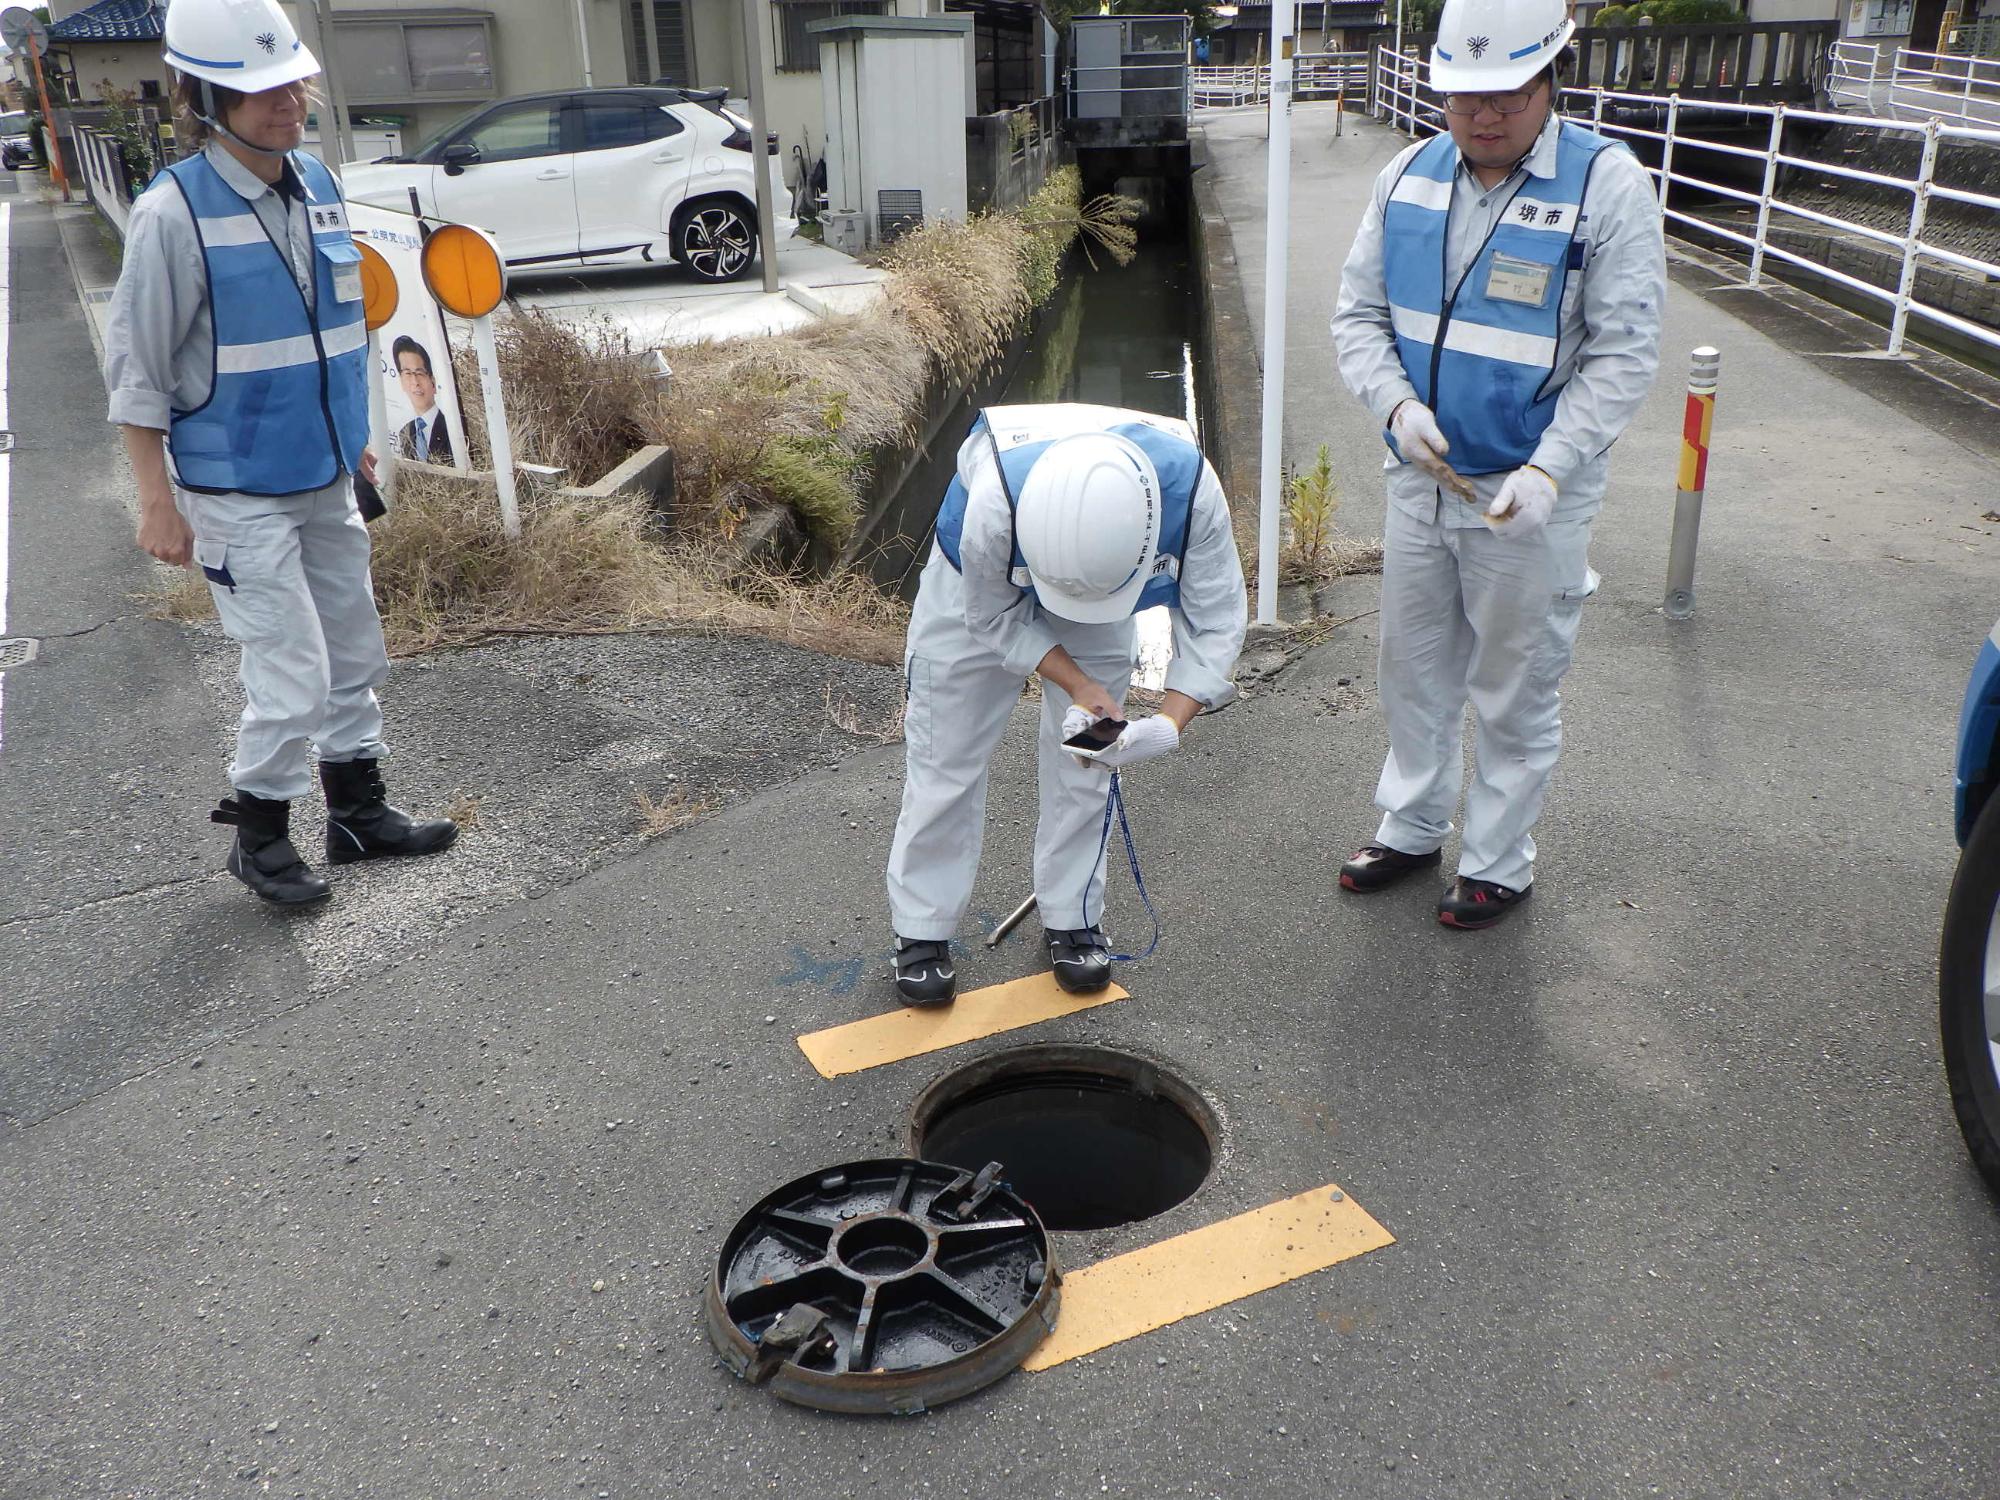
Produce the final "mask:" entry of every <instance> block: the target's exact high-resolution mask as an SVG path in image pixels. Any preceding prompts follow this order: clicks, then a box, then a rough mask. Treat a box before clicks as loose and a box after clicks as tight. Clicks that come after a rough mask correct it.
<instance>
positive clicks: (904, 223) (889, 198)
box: [875, 188, 924, 244]
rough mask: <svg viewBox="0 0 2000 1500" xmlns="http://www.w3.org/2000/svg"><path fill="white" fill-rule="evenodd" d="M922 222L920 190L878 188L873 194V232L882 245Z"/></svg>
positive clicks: (922, 199)
mask: <svg viewBox="0 0 2000 1500" xmlns="http://www.w3.org/2000/svg"><path fill="white" fill-rule="evenodd" d="M923 222H924V195H923V191H922V189H920V188H879V189H877V190H876V193H875V232H876V234H877V235H879V236H880V237H881V239H882V242H883V243H884V244H889V243H891V242H893V241H895V240H898V239H900V238H902V236H903V234H904V233H905V232H906V231H908V230H911V229H915V228H916V227H917V226H918V225H920V224H922V223H923Z"/></svg>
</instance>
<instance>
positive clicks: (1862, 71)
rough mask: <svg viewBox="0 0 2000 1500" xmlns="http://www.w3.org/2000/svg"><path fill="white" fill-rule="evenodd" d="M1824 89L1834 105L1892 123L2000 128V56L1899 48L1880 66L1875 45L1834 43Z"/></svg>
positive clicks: (1878, 50) (1871, 43) (1880, 55)
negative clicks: (1954, 122)
mask: <svg viewBox="0 0 2000 1500" xmlns="http://www.w3.org/2000/svg"><path fill="white" fill-rule="evenodd" d="M1830 61H1831V62H1832V64H1833V66H1832V68H1831V70H1830V71H1829V73H1828V75H1827V84H1826V91H1827V95H1828V97H1829V98H1831V99H1832V100H1833V101H1834V102H1835V103H1836V104H1848V105H1852V106H1854V107H1856V108H1861V109H1868V110H1873V111H1878V112H1880V113H1882V114H1886V115H1888V116H1890V117H1891V118H1894V119H1901V118H1903V117H1905V116H1908V117H1911V118H1915V119H1920V120H1923V119H1930V118H1933V117H1935V118H1937V119H1941V120H1957V121H1959V122H1960V123H1961V124H1965V125H1991V126H1996V127H2000V58H1993V57H1967V56H1963V55H1961V54H1958V53H1951V52H1918V51H1916V50H1914V49H1913V48H1909V47H1898V48H1897V49H1896V50H1895V51H1894V52H1893V53H1892V54H1890V56H1889V58H1888V62H1887V66H1884V62H1883V56H1882V47H1881V44H1880V43H1877V42H1835V43H1834V44H1833V50H1832V54H1831V58H1830Z"/></svg>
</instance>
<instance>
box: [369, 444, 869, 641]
mask: <svg viewBox="0 0 2000 1500" xmlns="http://www.w3.org/2000/svg"><path fill="white" fill-rule="evenodd" d="M374 531H375V588H376V596H377V598H378V599H379V600H380V602H381V606H382V619H383V625H384V628H385V631H386V633H387V635H388V637H389V644H390V650H391V652H392V653H393V654H396V655H399V656H403V655H410V654H412V653H415V652H419V651H425V650H430V649H434V648H436V647H440V646H449V645H458V644H463V643H465V642H467V641H472V640H476V639H478V638H480V637H481V636H486V635H493V634H503V633H519V632H549V633H577V634H592V633H599V632H611V631H620V630H642V629H672V630H713V631H718V632H730V633H736V634H746V635H760V636H766V637H769V638H771V639H774V640H782V641H786V642H789V643H792V644H798V645H807V646H813V647H815V648H817V649H820V650H826V651H832V652H835V653H837V654H840V655H849V656H856V657H859V658H860V659H862V660H866V661H878V662H894V661H897V660H899V659H900V654H901V628H902V624H903V622H904V620H905V619H906V618H907V616H906V614H905V611H904V609H903V606H902V604H901V603H900V602H899V601H898V600H896V599H893V598H891V597H890V596H888V595H885V594H883V593H882V592H881V591H880V590H879V589H877V588H875V587H874V586H873V585H872V584H870V583H868V581H867V580H865V579H861V578H857V577H854V576H852V575H847V574H842V575H839V576H836V577H833V578H828V579H825V580H807V579H801V578H797V577H792V576H788V575H784V574H777V573H771V572H768V571H759V570H749V571H747V572H746V571H745V569H744V567H743V564H742V562H741V560H740V559H738V558H735V557H733V556H732V555H731V554H730V553H729V551H728V549H727V548H726V546H724V545H723V544H722V543H721V542H720V541H719V540H716V539H705V540H701V541H694V540H683V541H679V542H676V543H663V542H661V541H660V540H658V538H657V537H656V536H655V534H654V532H653V519H652V511H651V509H650V507H649V506H648V504H647V502H646V501H645V500H644V499H642V498H640V497H637V496H618V497H616V498H614V499H612V500H610V501H590V502H585V501H573V500H565V499H562V498H560V497H559V496H556V495H553V494H541V495H524V496H523V497H522V501H521V536H520V537H519V539H518V540H509V539H508V537H507V536H506V535H505V534H504V533H503V532H502V531H501V529H500V511H499V502H498V500H497V499H496V497H495V495H494V492H493V489H492V486H491V485H490V484H479V483H473V482H469V481H465V480H456V479H451V478H446V477H443V476H438V475H430V474H406V475H405V476H404V484H403V486H402V489H401V491H400V493H399V494H398V496H397V504H396V507H395V509H394V510H393V511H392V512H391V513H390V514H389V516H388V517H386V518H385V519H384V520H382V521H381V522H378V523H377V525H376V526H375V528H374Z"/></svg>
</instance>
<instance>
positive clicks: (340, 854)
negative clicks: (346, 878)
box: [319, 760, 458, 865]
mask: <svg viewBox="0 0 2000 1500" xmlns="http://www.w3.org/2000/svg"><path fill="white" fill-rule="evenodd" d="M319 782H320V787H321V788H322V789H323V790H324V791H325V792H326V857H327V858H328V859H329V860H331V861H332V862H333V863H334V864H337V865H351V864H353V863H354V862H355V861H356V860H362V859H382V858H385V857H387V856H389V855H396V854H436V853H438V852H439V851H440V850H443V849H449V848H450V847H451V846H452V844H453V842H454V841H456V840H457V838H458V825H457V824H456V823H454V822H452V820H451V819H450V818H412V817H411V816H410V815H409V814H408V813H406V812H404V811H403V810H402V809H401V808H396V807H391V806H390V805H389V800H388V794H387V793H386V792H385V791H384V790H383V787H382V765H381V762H380V761H373V760H347V761H321V762H320V766H319Z"/></svg>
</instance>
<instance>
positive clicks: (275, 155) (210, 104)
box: [196, 78, 292, 161]
mask: <svg viewBox="0 0 2000 1500" xmlns="http://www.w3.org/2000/svg"><path fill="white" fill-rule="evenodd" d="M196 118H197V119H199V120H200V121H201V123H202V124H204V125H206V126H207V127H208V128H209V129H210V130H212V131H214V132H215V133H216V134H217V135H219V136H222V137H224V138H225V139H227V140H232V141H234V142H235V143H236V144H237V145H239V146H241V147H242V148H243V149H244V150H245V151H254V152H256V153H257V155H259V156H268V157H270V158H272V159H273V160H274V161H275V160H278V159H280V158H282V157H287V156H290V155H291V154H292V153H291V152H290V151H273V150H272V149H271V148H270V147H268V146H257V145H253V144H251V143H250V142H249V141H246V140H244V139H243V137H242V136H240V135H238V134H237V133H236V132H235V131H233V130H231V129H230V128H229V127H228V126H227V125H225V124H223V123H222V111H221V109H220V108H218V107H217V105H216V102H215V85H214V84H212V83H210V82H209V81H208V80H207V79H206V78H204V79H202V80H201V113H200V114H199V115H197V116H196Z"/></svg>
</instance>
